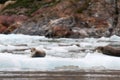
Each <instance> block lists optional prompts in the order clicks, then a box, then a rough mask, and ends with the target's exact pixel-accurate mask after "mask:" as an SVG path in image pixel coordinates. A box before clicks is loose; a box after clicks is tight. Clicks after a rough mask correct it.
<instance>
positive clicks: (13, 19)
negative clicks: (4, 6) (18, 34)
mask: <svg viewBox="0 0 120 80" xmlns="http://www.w3.org/2000/svg"><path fill="white" fill-rule="evenodd" d="M27 19H28V18H27V17H26V16H24V15H19V16H17V15H12V16H6V15H1V16H0V24H1V25H3V26H6V27H5V28H4V30H3V31H2V30H1V29H0V30H1V32H4V31H5V29H7V28H9V27H12V26H13V25H14V24H16V23H18V22H21V23H22V22H24V21H25V20H27ZM16 28H17V26H16V27H15V25H14V28H12V29H16ZM2 29H3V28H2Z"/></svg>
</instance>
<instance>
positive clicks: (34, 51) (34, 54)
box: [31, 48, 46, 57]
mask: <svg viewBox="0 0 120 80" xmlns="http://www.w3.org/2000/svg"><path fill="white" fill-rule="evenodd" d="M45 56H46V53H45V51H43V50H37V49H36V48H31V57H45Z"/></svg>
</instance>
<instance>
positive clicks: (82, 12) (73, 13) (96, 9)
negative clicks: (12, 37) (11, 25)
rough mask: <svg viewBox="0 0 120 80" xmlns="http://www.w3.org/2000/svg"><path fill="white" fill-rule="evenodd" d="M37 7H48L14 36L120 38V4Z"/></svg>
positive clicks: (61, 2) (79, 0)
mask: <svg viewBox="0 0 120 80" xmlns="http://www.w3.org/2000/svg"><path fill="white" fill-rule="evenodd" d="M37 3H40V4H42V3H45V4H44V5H42V7H40V8H38V10H36V11H35V12H33V13H32V14H30V19H29V20H27V21H25V22H24V24H22V26H21V27H19V28H17V29H15V30H14V31H13V33H23V34H30V35H45V36H46V37H57V38H60V37H68V38H79V37H82V38H83V37H101V36H106V37H109V36H111V35H113V34H116V35H119V36H120V26H119V22H120V20H119V6H120V1H119V0H39V1H37ZM37 3H35V2H34V3H33V4H37ZM37 5H38V4H37ZM16 9H21V10H23V11H24V10H25V11H26V9H23V8H18V7H17V8H16ZM12 11H13V10H12ZM18 13H21V12H20V11H18ZM3 14H7V12H4V11H3ZM22 14H24V15H26V14H25V12H24V13H22Z"/></svg>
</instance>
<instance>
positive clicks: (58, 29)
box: [46, 26, 72, 38]
mask: <svg viewBox="0 0 120 80" xmlns="http://www.w3.org/2000/svg"><path fill="white" fill-rule="evenodd" d="M71 34H72V30H71V29H70V28H68V27H65V26H54V27H51V28H50V29H49V30H48V32H47V33H46V37H57V38H60V37H69V36H70V35H71Z"/></svg>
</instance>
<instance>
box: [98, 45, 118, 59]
mask: <svg viewBox="0 0 120 80" xmlns="http://www.w3.org/2000/svg"><path fill="white" fill-rule="evenodd" d="M96 50H97V51H98V52H99V51H100V52H102V53H103V54H106V55H110V56H117V57H120V48H115V47H112V46H104V47H97V48H96Z"/></svg>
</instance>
